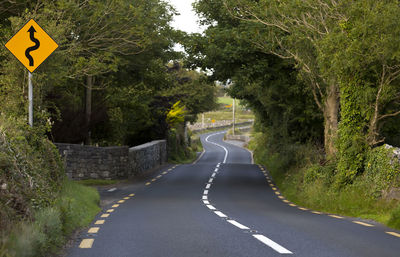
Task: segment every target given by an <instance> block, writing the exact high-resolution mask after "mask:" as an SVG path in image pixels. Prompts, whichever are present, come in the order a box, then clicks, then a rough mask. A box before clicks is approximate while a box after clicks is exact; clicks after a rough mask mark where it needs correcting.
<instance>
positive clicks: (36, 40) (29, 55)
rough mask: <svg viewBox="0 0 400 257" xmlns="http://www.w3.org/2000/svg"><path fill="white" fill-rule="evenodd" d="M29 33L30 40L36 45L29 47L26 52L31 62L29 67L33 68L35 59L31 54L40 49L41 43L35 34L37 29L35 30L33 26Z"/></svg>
mask: <svg viewBox="0 0 400 257" xmlns="http://www.w3.org/2000/svg"><path fill="white" fill-rule="evenodd" d="M28 32H29V37H30V39H31V40H32V42H33V43H35V45H34V46H31V47H28V48H27V49H26V50H25V56H26V58H28V60H29V66H33V58H32V56H31V54H30V53H31V52H32V51H35V50H37V49H38V48H39V46H40V42H39V40H38V39H37V38H35V32H36V30H35V28H34V27H33V26H31V27H30V28H29V29H28Z"/></svg>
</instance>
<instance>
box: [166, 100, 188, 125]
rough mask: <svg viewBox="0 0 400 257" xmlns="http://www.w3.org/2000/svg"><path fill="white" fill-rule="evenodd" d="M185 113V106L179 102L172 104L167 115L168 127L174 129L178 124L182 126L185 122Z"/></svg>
mask: <svg viewBox="0 0 400 257" xmlns="http://www.w3.org/2000/svg"><path fill="white" fill-rule="evenodd" d="M185 113H186V111H185V106H184V105H183V104H182V103H181V101H178V102H176V103H174V105H172V107H171V109H170V110H169V112H168V113H167V123H168V125H169V126H170V127H171V128H174V127H176V126H177V125H178V124H182V123H183V122H184V121H185Z"/></svg>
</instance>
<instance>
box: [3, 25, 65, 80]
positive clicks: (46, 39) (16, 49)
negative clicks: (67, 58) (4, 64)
mask: <svg viewBox="0 0 400 257" xmlns="http://www.w3.org/2000/svg"><path fill="white" fill-rule="evenodd" d="M5 46H6V47H7V49H8V50H9V51H10V52H11V53H12V54H13V55H14V56H15V57H17V59H18V60H19V61H20V62H21V63H22V64H23V65H24V66H25V67H26V68H27V69H28V70H29V71H30V72H33V71H34V70H36V68H37V67H39V65H40V64H41V63H42V62H43V61H44V60H46V59H47V57H49V55H50V54H51V53H52V52H54V50H56V49H57V47H58V45H57V43H56V42H55V41H54V40H53V39H52V38H51V37H50V36H49V35H48V34H47V33H46V32H45V31H44V30H43V29H42V28H41V27H40V26H39V25H38V24H37V23H36V22H35V21H34V20H33V19H31V20H30V21H28V23H26V24H25V26H23V27H22V28H21V29H20V30H19V31H18V32H17V33H16V34H15V35H14V36H13V37H12V38H11V39H10V40H9V41H8V42H7V44H6V45H5Z"/></svg>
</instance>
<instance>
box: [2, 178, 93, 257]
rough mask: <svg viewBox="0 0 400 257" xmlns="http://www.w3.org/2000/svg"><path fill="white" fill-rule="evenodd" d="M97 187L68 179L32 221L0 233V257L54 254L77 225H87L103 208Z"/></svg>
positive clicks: (78, 226)
mask: <svg viewBox="0 0 400 257" xmlns="http://www.w3.org/2000/svg"><path fill="white" fill-rule="evenodd" d="M99 201H100V197H99V194H98V192H97V190H95V189H94V188H90V187H87V186H83V185H80V184H78V183H75V182H73V181H69V180H65V181H64V183H63V185H62V189H61V192H60V195H59V197H58V198H57V201H56V202H55V203H54V204H53V205H52V206H49V207H47V208H43V209H40V210H36V212H35V215H34V220H33V221H22V222H20V223H19V224H17V225H16V226H15V227H14V229H13V230H12V231H11V232H10V233H7V234H2V235H1V242H0V257H14V256H15V257H17V256H18V257H33V256H54V255H56V253H57V251H58V250H59V249H60V247H61V246H62V245H63V244H64V243H65V241H66V239H67V238H68V236H69V235H71V233H72V232H73V231H75V230H76V229H78V228H81V227H85V226H88V225H89V224H90V222H91V221H92V220H93V218H94V217H95V215H96V214H97V213H98V212H99V211H100V208H99Z"/></svg>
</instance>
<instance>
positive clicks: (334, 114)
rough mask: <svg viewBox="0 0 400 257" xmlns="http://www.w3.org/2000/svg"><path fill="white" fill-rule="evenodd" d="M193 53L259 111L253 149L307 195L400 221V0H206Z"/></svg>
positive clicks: (290, 190)
mask: <svg viewBox="0 0 400 257" xmlns="http://www.w3.org/2000/svg"><path fill="white" fill-rule="evenodd" d="M195 9H196V11H197V12H198V13H199V15H200V16H201V17H202V23H203V24H206V25H209V27H208V28H207V29H206V31H205V33H204V34H203V35H200V34H194V35H191V36H190V37H188V38H187V41H186V44H185V49H186V51H187V52H188V53H189V55H188V57H187V61H188V62H189V63H190V64H191V65H192V66H198V67H202V68H203V69H204V70H213V73H212V74H211V75H210V76H209V79H210V80H217V81H221V82H223V83H224V82H227V81H230V82H232V83H231V85H230V87H229V89H228V93H229V94H230V96H232V97H235V98H236V99H241V101H242V102H243V103H245V104H246V105H247V106H248V107H249V108H251V110H252V111H253V112H254V114H255V116H256V123H255V134H254V139H253V141H252V142H251V144H250V147H251V149H252V150H254V154H255V159H256V161H257V162H258V163H262V164H264V165H265V166H266V167H267V169H268V170H270V171H271V173H272V174H273V177H274V179H275V180H276V182H277V184H278V185H279V186H280V188H281V189H282V191H283V193H284V194H285V195H286V196H287V197H288V198H289V199H290V200H292V201H294V202H296V203H298V204H300V205H303V206H305V207H309V208H314V209H318V210H323V211H327V212H333V213H340V214H343V215H350V216H359V217H364V218H371V219H375V220H377V221H380V222H383V223H385V224H387V225H389V226H392V227H395V228H400V227H399V223H400V220H399V218H400V215H399V211H400V195H399V191H400V165H399V157H398V155H397V156H396V155H395V154H394V152H393V149H390V146H389V145H392V146H397V147H399V146H400V140H399V138H400V97H399V92H400V38H399V37H398V34H399V33H400V16H399V15H400V7H399V5H398V1H395V0H388V1H373V0H360V1H352V0H348V1H347V0H346V1H339V2H338V1H330V0H329V1H328V0H326V1H325V0H322V1H313V0H305V1H275V0H273V1H248V0H226V1H222V0H215V1H205V0H204V1H203V0H199V1H198V2H197V3H196V4H195Z"/></svg>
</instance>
